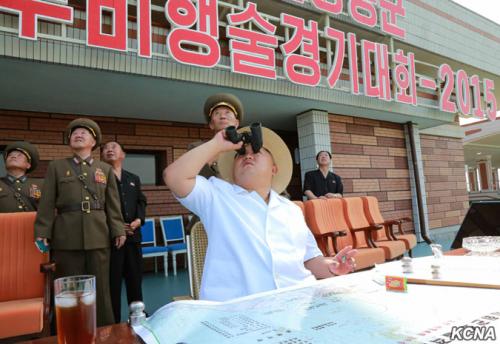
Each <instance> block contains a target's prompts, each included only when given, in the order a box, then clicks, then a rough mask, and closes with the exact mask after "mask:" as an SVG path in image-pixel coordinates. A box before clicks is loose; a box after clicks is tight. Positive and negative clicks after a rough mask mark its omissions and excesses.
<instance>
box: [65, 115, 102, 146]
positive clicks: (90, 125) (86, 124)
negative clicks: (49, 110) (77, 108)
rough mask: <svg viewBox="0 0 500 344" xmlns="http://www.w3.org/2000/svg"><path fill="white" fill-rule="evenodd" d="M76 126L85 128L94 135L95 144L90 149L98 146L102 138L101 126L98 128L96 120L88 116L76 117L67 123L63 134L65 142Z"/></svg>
mask: <svg viewBox="0 0 500 344" xmlns="http://www.w3.org/2000/svg"><path fill="white" fill-rule="evenodd" d="M77 128H85V129H87V130H88V131H89V132H90V134H91V135H92V136H93V137H94V139H95V141H96V144H95V146H94V147H92V149H96V147H99V145H100V144H101V140H102V134H101V128H99V125H98V124H97V123H96V122H94V121H93V120H91V119H88V118H77V119H75V120H73V121H71V123H70V124H68V126H67V127H66V132H65V135H64V137H65V139H66V140H68V141H67V142H69V138H70V137H71V134H72V133H73V130H75V129H77Z"/></svg>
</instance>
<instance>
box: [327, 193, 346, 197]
mask: <svg viewBox="0 0 500 344" xmlns="http://www.w3.org/2000/svg"><path fill="white" fill-rule="evenodd" d="M325 197H326V198H342V195H341V194H339V193H331V192H329V193H327V194H326V195H325Z"/></svg>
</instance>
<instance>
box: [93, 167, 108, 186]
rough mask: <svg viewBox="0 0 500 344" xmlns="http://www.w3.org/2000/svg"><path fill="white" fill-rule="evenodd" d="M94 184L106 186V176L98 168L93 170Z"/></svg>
mask: <svg viewBox="0 0 500 344" xmlns="http://www.w3.org/2000/svg"><path fill="white" fill-rule="evenodd" d="M95 182H96V183H99V184H106V175H105V174H104V172H103V171H102V170H101V169H100V168H97V169H96V170H95Z"/></svg>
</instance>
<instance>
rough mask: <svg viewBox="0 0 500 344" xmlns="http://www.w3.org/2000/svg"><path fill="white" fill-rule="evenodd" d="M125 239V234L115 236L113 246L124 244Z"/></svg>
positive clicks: (117, 246) (119, 246)
mask: <svg viewBox="0 0 500 344" xmlns="http://www.w3.org/2000/svg"><path fill="white" fill-rule="evenodd" d="M125 240H127V237H126V236H125V235H120V236H117V237H115V247H116V248H121V247H122V246H123V245H124V244H125Z"/></svg>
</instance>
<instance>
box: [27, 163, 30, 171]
mask: <svg viewBox="0 0 500 344" xmlns="http://www.w3.org/2000/svg"><path fill="white" fill-rule="evenodd" d="M30 168H31V164H30V163H29V162H28V167H27V168H26V171H27V170H29V169H30Z"/></svg>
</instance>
